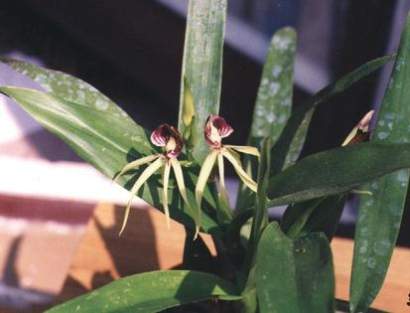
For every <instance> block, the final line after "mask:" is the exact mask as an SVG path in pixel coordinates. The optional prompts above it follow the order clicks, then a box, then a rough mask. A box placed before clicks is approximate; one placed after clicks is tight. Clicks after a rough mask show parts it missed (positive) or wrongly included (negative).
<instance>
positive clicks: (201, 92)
mask: <svg viewBox="0 0 410 313" xmlns="http://www.w3.org/2000/svg"><path fill="white" fill-rule="evenodd" d="M225 15H226V0H208V1H194V0H191V1H190V4H189V10H188V18H187V29H186V38H185V50H184V60H183V68H182V78H181V101H180V113H179V125H178V127H173V126H170V125H167V124H162V123H161V121H158V124H159V126H158V128H156V129H155V130H154V131H152V132H148V131H147V130H145V129H143V128H142V127H140V126H139V125H138V124H136V123H135V122H134V121H133V120H132V119H131V118H130V117H129V116H128V115H127V114H126V113H125V112H124V111H122V110H121V109H120V108H119V107H118V106H117V105H116V104H115V103H113V102H112V101H111V100H110V99H108V98H107V97H106V96H104V95H102V94H101V93H100V92H99V91H97V90H96V89H95V88H93V87H92V86H90V85H89V84H87V83H85V82H83V81H81V80H79V79H77V78H75V77H72V76H70V75H67V74H64V73H61V72H58V71H53V70H48V69H45V68H41V67H37V66H34V65H32V64H28V63H24V62H21V61H16V60H6V59H4V60H3V62H5V63H6V64H8V65H10V66H11V67H12V68H13V69H15V70H16V71H18V72H20V73H22V74H24V75H27V76H28V77H30V78H32V79H33V80H34V81H36V82H38V83H39V84H40V85H41V86H42V87H43V88H44V91H38V90H33V89H25V88H19V87H16V86H1V87H0V92H1V93H3V94H4V95H6V96H8V97H10V98H12V99H14V100H15V101H16V102H17V103H18V104H20V105H21V106H22V107H23V108H24V109H25V110H26V111H27V112H28V113H29V114H31V115H32V116H33V117H34V118H35V119H36V120H37V121H39V122H40V123H41V124H42V125H43V126H44V127H45V128H47V129H48V130H50V131H51V132H53V133H54V134H56V135H57V136H59V137H61V138H62V139H63V140H65V141H66V142H67V143H68V144H69V145H70V146H71V147H72V148H73V149H74V151H76V152H77V153H78V155H79V156H81V157H82V158H83V159H84V160H86V161H88V162H89V163H91V164H92V165H94V166H95V167H96V168H97V169H99V170H100V171H101V172H102V173H104V174H105V175H107V176H108V177H110V178H112V179H113V180H115V181H117V182H118V183H119V184H121V185H122V186H123V187H124V188H126V189H128V190H130V192H131V195H132V196H134V195H138V196H139V197H141V198H143V199H144V200H145V201H147V202H148V203H150V204H152V205H153V206H154V207H156V208H158V209H159V210H162V211H163V212H164V213H165V214H166V215H167V216H168V217H169V218H172V219H175V220H177V221H179V222H181V223H183V224H184V226H185V229H186V241H185V253H184V268H185V269H184V270H166V271H154V272H147V273H142V274H136V275H132V276H129V277H126V278H122V279H119V280H117V281H115V282H112V283H110V284H108V285H106V286H104V287H102V288H100V289H97V290H94V291H92V292H90V293H88V294H86V295H83V296H81V297H78V298H76V299H73V300H70V301H68V302H66V303H64V304H62V305H58V306H56V307H54V308H52V309H50V310H49V311H47V312H50V313H61V312H70V313H71V312H144V313H147V312H148V313H149V312H160V311H163V310H182V311H183V310H184V308H185V309H186V312H193V311H195V312H196V311H197V309H196V308H194V307H192V306H191V307H188V308H187V307H186V306H185V305H189V304H190V303H196V302H201V303H202V304H201V306H200V307H202V310H205V311H207V312H213V311H214V312H247V313H251V312H252V313H253V312H261V313H265V312H334V311H335V310H336V309H339V310H345V309H346V308H345V306H346V304H343V303H342V302H340V301H336V300H335V299H334V285H335V279H334V271H333V263H332V253H331V250H330V247H329V241H330V240H331V239H332V237H333V235H334V233H335V229H336V227H337V224H338V222H339V219H340V215H341V210H342V208H343V204H344V202H345V200H346V196H347V195H348V194H349V193H351V192H355V193H358V194H360V200H361V204H360V213H359V219H358V222H357V228H356V235H355V251H354V262H353V268H352V282H351V296H350V312H364V311H366V310H368V308H369V306H370V305H371V303H372V301H373V299H374V298H375V296H376V295H377V292H378V291H379V289H380V287H381V285H382V283H383V280H384V277H385V274H386V271H387V269H388V266H389V262H390V258H391V254H392V251H393V249H394V246H395V242H396V238H397V235H398V232H399V228H400V221H401V216H402V212H403V209H404V201H405V198H406V193H407V187H408V181H409V170H408V168H409V167H410V144H409V139H410V133H409V128H408V122H407V121H408V118H410V108H409V106H408V105H407V102H408V100H409V99H410V88H406V87H407V86H406V83H407V79H409V77H410V66H409V64H408V62H409V59H410V53H409V51H410V19H409V20H408V21H407V24H406V26H405V29H404V31H403V35H402V39H401V44H400V48H399V51H398V52H397V54H396V55H393V56H386V57H383V58H379V59H376V60H373V61H370V62H368V63H366V64H364V65H362V66H360V67H359V68H358V69H356V70H354V71H353V72H351V73H349V74H347V75H346V76H344V77H342V78H341V79H339V80H338V81H336V82H335V83H334V84H331V85H329V86H327V87H325V88H324V89H322V90H321V91H320V92H319V93H318V94H316V95H314V96H313V97H312V98H311V99H310V100H309V101H308V102H307V103H305V104H303V105H300V106H297V107H293V108H292V106H291V103H292V88H293V87H292V82H293V63H294V58H295V50H296V35H295V32H294V30H293V29H291V28H283V29H281V30H279V31H278V32H277V33H276V34H275V35H274V36H273V38H272V41H271V46H270V49H269V52H268V56H267V60H266V64H265V66H264V70H263V75H262V79H261V83H260V88H259V91H258V96H257V101H256V104H255V110H254V116H253V120H252V129H251V133H250V134H249V139H248V143H247V144H246V145H244V146H233V145H227V144H226V143H225V142H224V141H223V138H225V137H228V136H229V135H230V133H231V132H232V131H233V127H234V125H230V124H229V121H226V120H225V119H224V118H223V117H221V116H219V115H218V112H219V98H220V91H221V75H222V50H223V40H224V39H223V38H224V27H225ZM393 60H394V61H395V67H394V71H393V73H392V77H391V81H390V85H389V88H388V89H387V91H386V95H385V98H384V101H383V104H382V107H381V109H380V111H379V112H378V114H377V119H376V118H375V117H374V116H373V115H374V114H373V112H369V113H368V114H367V115H366V116H364V117H363V118H360V117H357V118H358V120H359V123H358V125H357V126H356V127H355V128H354V129H353V130H352V132H351V133H350V134H349V136H348V137H347V138H346V140H345V142H343V143H341V145H342V147H340V148H336V149H331V150H327V151H323V152H320V153H316V154H313V155H310V156H307V157H305V158H303V159H300V160H299V153H300V151H301V149H302V147H303V144H304V141H305V137H306V134H307V130H308V126H309V122H310V119H311V116H312V114H313V112H314V110H315V108H316V107H317V106H318V105H319V104H321V103H323V102H325V100H327V99H329V98H330V97H332V96H333V95H335V94H337V93H340V92H343V91H344V90H346V89H347V88H349V87H350V86H351V85H353V84H354V83H355V82H357V81H359V80H361V79H362V78H364V77H366V76H367V75H369V74H371V73H372V72H374V71H376V70H377V69H379V68H380V67H382V66H383V65H384V64H386V63H387V62H390V61H393ZM372 120H373V121H375V123H374V125H375V126H374V129H372V127H371V122H372ZM371 129H372V130H371ZM369 138H370V140H369ZM227 162H229V163H231V164H232V166H233V168H234V169H235V171H236V173H237V174H238V176H239V178H240V180H241V186H240V188H239V195H238V199H237V206H236V209H235V210H233V209H232V208H231V207H230V206H229V201H228V200H229V199H228V194H227V192H226V190H225V182H224V171H225V163H227ZM276 205H287V210H286V212H285V214H284V217H283V220H282V221H281V223H277V222H272V223H269V220H268V216H267V208H269V207H272V206H276ZM130 207H131V200H130V202H129V204H128V205H127V208H126V215H125V219H124V223H123V228H124V227H126V222H127V219H126V217H127V216H128V213H129V210H130ZM245 225H251V226H250V231H249V232H248V233H245V232H244V231H243V230H244V226H245ZM201 233H209V234H210V235H211V236H212V238H213V241H214V243H215V247H216V250H217V256H216V257H215V258H212V257H211V256H210V253H209V251H208V250H207V247H206V245H205V244H204V243H203V241H202V239H201V235H200V234H201ZM178 306H181V309H175V307H178ZM204 308H205V309H204ZM198 310H199V309H198Z"/></svg>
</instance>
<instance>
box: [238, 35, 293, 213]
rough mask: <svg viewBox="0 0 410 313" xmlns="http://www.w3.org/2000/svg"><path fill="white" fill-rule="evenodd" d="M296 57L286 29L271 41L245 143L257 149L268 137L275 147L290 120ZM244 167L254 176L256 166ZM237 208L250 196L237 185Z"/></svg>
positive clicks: (247, 161)
mask: <svg viewBox="0 0 410 313" xmlns="http://www.w3.org/2000/svg"><path fill="white" fill-rule="evenodd" d="M295 54H296V33H295V31H294V29H292V28H290V27H285V28H282V29H280V30H278V31H277V32H276V33H275V34H274V35H273V37H272V40H271V43H270V46H269V50H268V54H267V57H266V61H265V65H264V67H263V72H262V78H261V81H260V83H259V89H258V95H257V98H256V103H255V108H254V112H253V118H252V125H251V133H250V135H249V139H248V143H249V144H251V145H253V146H257V147H259V146H260V143H261V140H262V138H264V137H270V138H271V139H272V142H273V143H275V142H276V140H277V139H278V138H279V135H280V133H281V132H282V130H283V128H284V127H285V125H286V122H287V121H288V119H289V116H290V112H291V108H292V96H293V68H294V62H295ZM244 160H245V162H244V164H245V166H246V167H250V168H251V169H252V171H253V172H254V173H255V175H256V170H257V164H256V162H254V161H253V160H252V159H251V158H249V157H245V158H244ZM238 190H239V191H238V197H237V202H236V208H237V209H238V210H240V209H244V208H247V207H249V206H250V205H251V203H252V199H253V193H252V192H251V191H250V190H249V189H248V188H247V187H246V186H245V185H244V184H243V183H240V185H239V189H238Z"/></svg>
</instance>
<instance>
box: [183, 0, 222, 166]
mask: <svg viewBox="0 0 410 313" xmlns="http://www.w3.org/2000/svg"><path fill="white" fill-rule="evenodd" d="M226 7H227V3H226V0H190V1H189V8H188V16H187V26H186V32H185V47H184V59H183V66H182V78H181V96H180V109H179V124H178V127H179V129H180V131H181V133H182V134H184V133H185V127H186V126H185V124H184V122H183V118H184V112H187V109H186V108H184V106H185V105H186V104H189V103H187V102H186V101H185V99H186V97H185V95H186V94H187V93H186V87H187V86H189V87H190V90H191V92H192V97H193V103H194V104H195V114H194V115H195V122H194V125H193V128H191V131H192V132H193V134H191V136H190V137H189V140H191V141H193V142H188V146H192V147H193V151H192V154H193V156H194V158H195V159H196V160H197V161H198V163H201V162H202V161H203V160H204V158H205V157H206V155H207V153H208V148H207V144H206V142H205V139H204V136H203V129H204V125H205V121H206V119H207V117H208V115H210V114H218V112H219V101H220V94H221V81H222V52H223V42H224V33H225V18H226Z"/></svg>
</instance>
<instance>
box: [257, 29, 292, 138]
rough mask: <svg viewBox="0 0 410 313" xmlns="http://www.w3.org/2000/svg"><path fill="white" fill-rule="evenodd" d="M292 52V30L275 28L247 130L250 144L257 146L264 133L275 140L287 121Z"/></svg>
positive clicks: (290, 107) (290, 92) (264, 135)
mask: <svg viewBox="0 0 410 313" xmlns="http://www.w3.org/2000/svg"><path fill="white" fill-rule="evenodd" d="M295 53H296V32H295V30H294V29H293V28H290V27H285V28H282V29H280V30H278V31H277V32H276V33H275V34H274V36H273V37H272V40H271V43H270V47H269V51H268V55H267V59H266V61H265V65H264V67H263V73H262V79H261V82H260V84H259V90H258V96H257V99H256V104H255V109H254V113H253V120H252V128H251V134H250V136H251V138H250V143H251V144H252V145H255V146H259V145H260V143H261V140H262V138H264V137H270V138H271V139H272V142H273V143H275V142H276V140H277V139H278V137H279V135H280V133H281V132H282V129H283V128H284V127H285V125H286V122H287V120H288V118H289V116H290V112H291V109H292V96H293V66H294V62H295Z"/></svg>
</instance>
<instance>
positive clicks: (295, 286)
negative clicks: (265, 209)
mask: <svg viewBox="0 0 410 313" xmlns="http://www.w3.org/2000/svg"><path fill="white" fill-rule="evenodd" d="M257 264H258V265H257V267H256V292H257V296H258V300H259V307H260V311H261V313H268V312H269V313H270V312H283V313H297V312H318V313H319V312H324V313H325V312H333V307H334V304H333V299H334V286H335V283H334V276H333V263H332V253H331V251H330V247H329V243H328V241H327V239H326V237H325V236H324V235H321V234H317V233H315V234H310V235H309V236H306V237H303V238H299V239H297V240H295V241H293V240H291V239H289V238H287V237H286V236H285V235H284V234H283V233H282V231H281V230H280V227H279V225H278V224H277V223H271V224H270V225H269V226H268V227H266V229H265V231H264V232H263V234H262V238H261V240H260V243H259V246H258V254H257Z"/></svg>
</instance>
